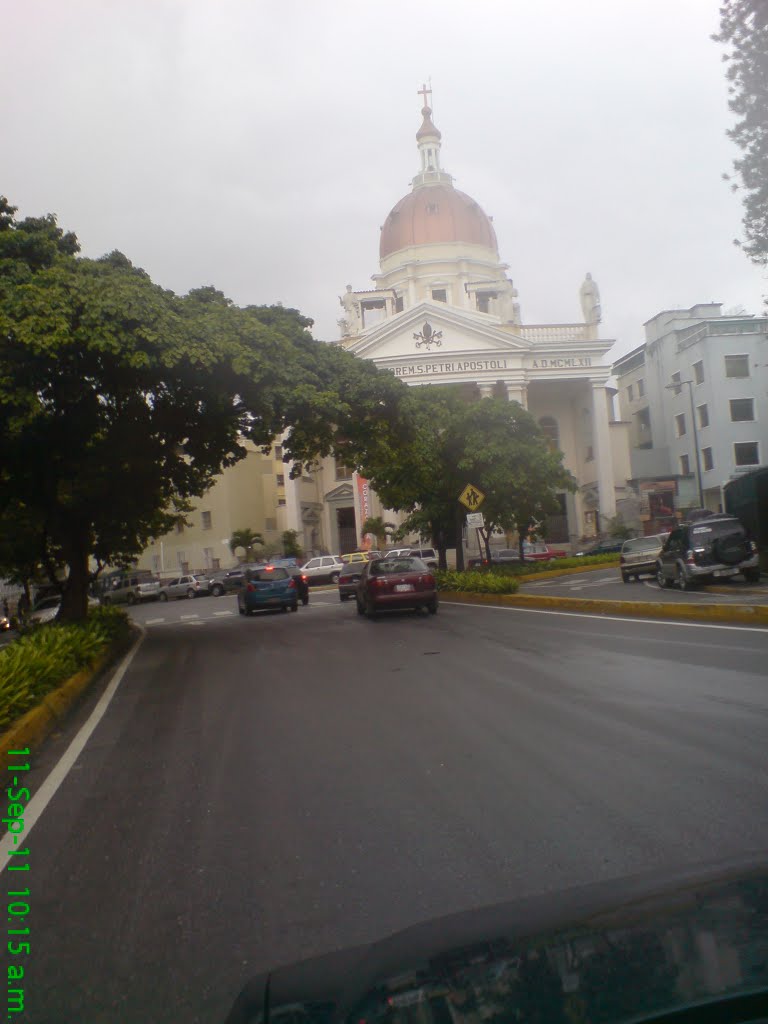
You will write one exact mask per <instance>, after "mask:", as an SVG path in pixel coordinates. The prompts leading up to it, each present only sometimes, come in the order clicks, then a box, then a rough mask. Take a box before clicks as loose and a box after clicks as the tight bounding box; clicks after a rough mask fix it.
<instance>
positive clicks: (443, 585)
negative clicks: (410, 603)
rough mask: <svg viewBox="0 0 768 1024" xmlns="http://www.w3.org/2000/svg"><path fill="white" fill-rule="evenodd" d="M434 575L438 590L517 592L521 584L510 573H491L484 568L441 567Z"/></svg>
mask: <svg viewBox="0 0 768 1024" xmlns="http://www.w3.org/2000/svg"><path fill="white" fill-rule="evenodd" d="M434 575H435V578H436V580H437V589H438V590H457V591H461V592H463V593H472V594H516V593H517V588H518V586H519V584H518V582H517V580H516V579H513V577H512V576H510V575H509V574H506V573H505V574H503V575H502V574H497V573H491V572H486V571H485V570H482V569H468V570H467V571H466V572H456V571H455V570H454V569H440V570H438V571H437V572H436V573H435V574H434Z"/></svg>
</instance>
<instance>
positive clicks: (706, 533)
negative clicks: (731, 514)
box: [691, 519, 745, 541]
mask: <svg viewBox="0 0 768 1024" xmlns="http://www.w3.org/2000/svg"><path fill="white" fill-rule="evenodd" d="M744 533H745V530H744V527H743V526H742V525H741V523H740V522H739V521H738V520H737V519H715V520H712V519H708V520H704V521H703V522H699V523H696V525H695V526H692V527H691V537H692V539H693V540H694V541H696V540H698V541H708V540H714V539H715V538H716V537H731V536H733V534H739V535H743V534H744Z"/></svg>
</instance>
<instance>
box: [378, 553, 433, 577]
mask: <svg viewBox="0 0 768 1024" xmlns="http://www.w3.org/2000/svg"><path fill="white" fill-rule="evenodd" d="M426 568H427V567H426V565H424V563H423V562H422V560H421V559H420V558H403V557H400V558H382V559H381V560H380V561H378V562H375V563H374V564H373V565H372V566H371V576H393V575H395V574H396V573H401V572H424V571H425V570H426Z"/></svg>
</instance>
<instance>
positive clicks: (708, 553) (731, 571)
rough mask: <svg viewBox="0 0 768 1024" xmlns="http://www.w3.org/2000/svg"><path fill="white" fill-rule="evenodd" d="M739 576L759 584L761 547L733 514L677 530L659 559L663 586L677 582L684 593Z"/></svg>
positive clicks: (658, 579) (701, 521) (703, 520)
mask: <svg viewBox="0 0 768 1024" xmlns="http://www.w3.org/2000/svg"><path fill="white" fill-rule="evenodd" d="M739 573H741V575H742V576H743V577H744V578H745V579H746V580H747V582H749V583H758V582H759V580H760V566H759V562H758V554H757V547H756V546H755V544H754V543H753V541H751V540H750V538H749V535H748V533H747V531H746V529H745V528H744V525H743V524H742V523H741V522H740V520H738V519H736V517H735V516H729V515H714V516H709V517H708V518H706V519H700V520H698V521H696V522H693V523H683V524H681V525H680V526H677V527H675V529H674V530H673V531H672V532H671V533H670V535H669V537H667V539H666V541H665V543H664V547H663V548H662V549H661V552H660V553H659V556H658V558H657V560H656V579H657V581H658V584H659V586H660V587H669V586H671V585H672V583H676V584H677V585H678V586H679V587H680V589H681V590H690V589H691V587H694V586H695V585H696V584H697V583H710V582H712V580H714V579H719V578H721V577H728V576H736V575H738V574H739Z"/></svg>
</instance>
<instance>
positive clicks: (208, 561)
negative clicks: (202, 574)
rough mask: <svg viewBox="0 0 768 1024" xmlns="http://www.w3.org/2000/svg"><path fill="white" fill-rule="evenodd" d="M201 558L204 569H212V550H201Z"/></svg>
mask: <svg viewBox="0 0 768 1024" xmlns="http://www.w3.org/2000/svg"><path fill="white" fill-rule="evenodd" d="M203 558H204V559H205V568H206V569H212V568H213V548H203Z"/></svg>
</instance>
